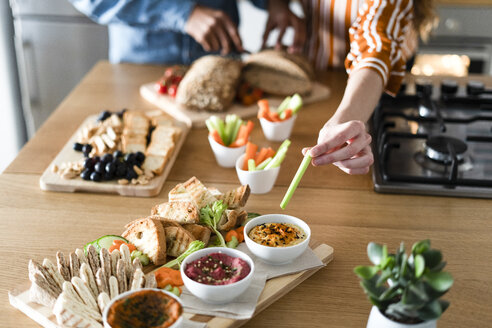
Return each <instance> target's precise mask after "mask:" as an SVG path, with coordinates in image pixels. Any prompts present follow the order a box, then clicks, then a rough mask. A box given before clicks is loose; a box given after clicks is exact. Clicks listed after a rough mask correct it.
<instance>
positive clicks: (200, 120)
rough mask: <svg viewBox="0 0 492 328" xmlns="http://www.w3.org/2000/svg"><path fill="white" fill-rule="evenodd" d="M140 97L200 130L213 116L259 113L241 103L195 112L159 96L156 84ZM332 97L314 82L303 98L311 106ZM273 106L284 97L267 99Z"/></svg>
mask: <svg viewBox="0 0 492 328" xmlns="http://www.w3.org/2000/svg"><path fill="white" fill-rule="evenodd" d="M140 95H141V96H142V97H143V98H144V99H145V100H147V101H148V102H150V103H151V104H153V105H155V106H157V107H159V108H160V109H162V110H163V111H164V112H166V113H167V114H169V115H171V116H173V117H174V118H176V119H178V120H181V121H184V122H189V124H191V125H192V126H193V127H196V128H200V127H204V126H205V120H206V119H207V118H209V117H210V116H211V115H212V114H213V115H217V116H219V117H221V118H224V117H225V116H226V115H229V114H236V115H238V116H239V117H241V118H247V117H251V116H255V115H256V114H257V112H258V106H257V104H256V103H255V104H253V105H250V106H244V105H242V104H239V103H236V102H235V103H233V104H232V105H231V106H230V107H229V108H228V109H227V110H226V111H224V112H206V111H194V110H190V109H187V108H186V107H184V106H182V105H180V104H178V103H177V102H176V101H175V99H174V98H172V97H170V96H168V95H162V94H159V93H158V92H157V90H156V88H155V82H151V83H147V84H144V85H142V86H141V87H140ZM329 96H330V89H328V88H327V87H326V86H324V85H322V84H321V83H318V82H314V83H313V89H312V91H311V93H310V94H309V95H306V96H304V97H303V101H304V103H305V104H310V103H314V102H318V101H321V100H324V99H326V98H328V97H329ZM267 99H268V100H269V102H270V103H271V105H272V106H278V105H280V103H281V102H282V99H283V97H267Z"/></svg>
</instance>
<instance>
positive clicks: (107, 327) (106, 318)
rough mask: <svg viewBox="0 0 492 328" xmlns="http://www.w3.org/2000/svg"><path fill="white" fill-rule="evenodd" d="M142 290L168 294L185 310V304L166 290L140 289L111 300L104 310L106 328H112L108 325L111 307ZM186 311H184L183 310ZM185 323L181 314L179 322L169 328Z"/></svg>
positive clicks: (176, 327)
mask: <svg viewBox="0 0 492 328" xmlns="http://www.w3.org/2000/svg"><path fill="white" fill-rule="evenodd" d="M142 290H154V291H157V292H160V293H163V294H166V295H168V296H170V297H172V298H174V299H175V300H176V301H178V303H179V304H180V305H181V308H183V304H182V303H181V301H180V300H179V298H178V297H177V296H176V295H174V294H173V293H169V292H167V291H165V290H162V289H157V288H142V289H138V290H130V291H128V292H125V293H123V294H120V295H118V296H117V297H115V298H113V299H112V300H111V303H109V305H108V306H106V308H105V309H104V312H103V324H104V328H112V327H111V326H110V325H109V323H108V321H107V320H108V312H109V309H110V308H111V306H112V305H113V304H114V302H116V301H117V300H120V299H122V298H125V297H127V296H129V295H131V294H133V293H135V292H140V291H142ZM183 311H184V310H183ZM182 322H183V315H182V314H181V316H180V317H179V318H178V320H176V322H175V323H173V324H172V325H171V326H169V328H179V327H181V324H182Z"/></svg>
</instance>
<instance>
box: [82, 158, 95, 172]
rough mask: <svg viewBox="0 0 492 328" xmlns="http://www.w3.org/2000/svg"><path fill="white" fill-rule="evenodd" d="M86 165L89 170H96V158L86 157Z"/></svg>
mask: <svg viewBox="0 0 492 328" xmlns="http://www.w3.org/2000/svg"><path fill="white" fill-rule="evenodd" d="M84 167H85V168H86V169H89V170H91V171H92V170H94V159H92V158H90V157H89V158H86V159H85V162H84Z"/></svg>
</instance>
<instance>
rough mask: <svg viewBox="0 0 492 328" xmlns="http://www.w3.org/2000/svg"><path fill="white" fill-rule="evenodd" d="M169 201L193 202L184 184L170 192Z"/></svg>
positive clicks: (178, 185)
mask: <svg viewBox="0 0 492 328" xmlns="http://www.w3.org/2000/svg"><path fill="white" fill-rule="evenodd" d="M168 199H169V201H170V202H180V201H183V202H184V201H191V196H190V195H189V194H188V192H187V191H186V189H185V188H184V187H183V184H182V183H179V184H177V185H176V186H175V187H174V188H173V189H171V191H169V194H168Z"/></svg>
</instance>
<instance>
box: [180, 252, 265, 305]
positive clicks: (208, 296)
mask: <svg viewBox="0 0 492 328" xmlns="http://www.w3.org/2000/svg"><path fill="white" fill-rule="evenodd" d="M211 253H224V254H227V255H229V256H232V257H238V258H240V259H243V260H244V261H246V263H248V265H249V267H250V268H251V271H250V272H249V274H248V275H247V276H246V277H244V278H243V279H241V280H239V281H236V282H234V283H232V284H229V285H217V286H216V285H206V284H202V283H199V282H197V281H194V280H192V279H190V278H188V276H187V275H186V274H185V269H186V266H187V265H188V263H190V262H193V261H195V260H198V259H199V258H201V257H203V256H206V255H208V254H211ZM254 271H255V264H254V262H253V260H252V259H251V257H249V256H248V255H247V254H245V253H243V252H241V251H238V250H237V249H233V248H225V247H209V248H204V249H201V250H199V251H196V252H194V253H191V254H190V255H188V256H187V257H186V258H185V259H184V261H183V262H182V263H181V278H182V279H183V282H184V284H185V286H186V288H187V289H188V290H189V291H190V293H192V294H193V295H195V296H196V297H198V298H199V299H201V300H202V301H204V302H207V303H211V304H225V303H229V302H231V301H233V300H234V299H236V298H237V297H239V296H240V295H241V294H243V293H244V292H245V291H246V290H247V289H248V287H249V285H251V281H252V280H253V274H254Z"/></svg>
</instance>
